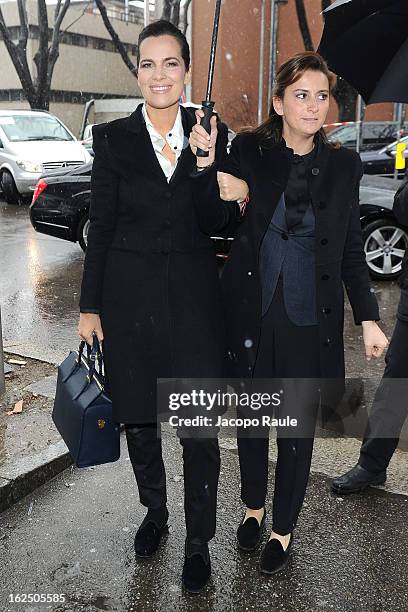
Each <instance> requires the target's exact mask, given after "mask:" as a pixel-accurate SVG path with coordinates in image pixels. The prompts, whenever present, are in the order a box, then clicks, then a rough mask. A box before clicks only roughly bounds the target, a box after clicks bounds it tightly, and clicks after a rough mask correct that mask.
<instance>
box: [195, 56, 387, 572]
mask: <svg viewBox="0 0 408 612" xmlns="http://www.w3.org/2000/svg"><path fill="white" fill-rule="evenodd" d="M333 84H334V75H333V74H332V73H330V72H329V70H328V68H327V65H326V64H325V62H324V60H323V59H322V58H321V57H320V56H319V55H317V54H315V53H308V52H307V53H301V54H298V55H296V56H294V57H292V58H290V59H289V60H287V61H286V62H285V63H284V64H282V66H281V67H280V68H279V70H278V73H277V79H276V85H275V90H274V96H273V103H272V105H271V109H270V113H269V117H268V119H267V120H266V121H265V123H264V124H262V125H261V126H259V127H258V128H256V129H254V130H249V131H246V132H245V133H242V134H239V135H238V136H237V137H236V138H235V140H233V142H232V147H231V153H230V155H229V157H228V158H226V160H225V162H224V163H222V162H221V165H220V164H218V166H217V165H212V166H210V165H209V166H208V167H207V169H206V170H203V171H202V174H201V176H199V177H198V178H197V179H196V184H197V186H196V190H197V194H198V195H199V196H200V197H201V198H202V199H203V201H207V202H208V201H210V200H218V202H219V203H220V206H221V205H222V202H223V201H230V200H231V201H232V200H241V201H242V200H244V199H246V202H243V203H242V209H243V210H244V208H245V207H246V212H245V214H244V216H243V217H242V221H241V223H240V224H239V225H238V227H237V230H236V233H235V239H234V242H233V245H232V249H231V253H230V257H229V259H228V261H227V263H226V265H225V269H224V272H223V276H222V286H223V294H224V308H225V311H226V324H227V336H228V337H227V343H228V350H229V357H230V364H231V370H232V372H233V374H234V375H235V376H236V377H242V378H255V379H256V378H261V379H268V378H269V379H273V378H279V379H292V380H293V381H296V380H298V381H299V380H300V382H302V380H303V379H321V378H322V379H326V380H327V379H338V380H342V379H344V346H343V316H344V314H343V283H344V285H345V288H346V291H347V294H348V297H349V300H350V304H351V307H352V310H353V314H354V319H355V323H356V324H358V325H362V327H363V338H364V345H365V350H366V355H367V358H370V357H371V356H375V357H379V356H380V355H381V354H382V352H383V350H384V348H385V346H386V344H387V339H386V338H385V336H384V334H383V333H382V331H381V330H380V328H379V327H378V325H377V323H376V320H378V319H379V313H378V306H377V301H376V298H375V294H374V292H373V289H371V287H370V283H369V274H368V268H367V265H366V262H365V257H364V251H363V244H362V237H361V227H360V218H359V199H358V197H359V182H360V178H361V175H362V164H361V161H360V158H359V156H358V155H357V154H356V153H355V152H354V151H350V150H348V149H345V148H342V147H334V146H333V145H330V144H329V143H328V142H327V139H326V137H325V134H324V131H323V129H322V127H323V124H324V123H325V121H326V117H327V113H328V110H329V100H330V93H331V89H332V87H333ZM198 116H201V114H200V113H198ZM215 138H216V135H215V134H212V136H211V140H210V141H209V140H208V136H207V135H206V133H205V131H203V128H202V127H201V126H200V125H199V124H197V125H196V126H195V127H194V129H193V132H192V135H191V137H190V143H191V145H192V148H193V151H195V147H197V146H199V147H201V148H206V146H208V143H209V142H210V143H214V141H215ZM216 159H217V156H216ZM219 161H220V160H219ZM198 163H203V162H200V158H198ZM220 169H221V170H223V172H219V170H220ZM217 179H218V181H217ZM248 198H249V202H248ZM341 386H342V385H341ZM319 387H320V388H321V390H322V396H321V400H322V401H323V402H326V401H327V394H324V393H323V391H324V389H327V385H325V384H323V381H321V383H320V385H319ZM306 392H308V388H307V387H305V393H304V394H303V395H302V393H301V394H300V396H299V399H298V404H297V405H295V406H293V408H295V410H296V411H297V414H298V415H299V418H300V422H302V417H304V415H305V414H306V408H307V406H306V402H305V401H304V400H305V398H306ZM307 397H309V396H307ZM313 397H314V396H313ZM318 403H319V398H318V396H317V393H316V396H315V399H314V400H313V402H312V404H313V405H314V409H313V410H312V415H311V416H312V423H309V424H306V430H303V432H296V431H294V432H293V433H290V432H289V433H288V431H285V432H283V431H282V430H281V429H279V428H278V432H277V433H278V440H277V443H278V460H277V466H276V472H275V494H274V505H273V517H272V532H271V535H270V539H269V541H268V543H267V544H266V546H265V548H264V550H263V552H262V555H261V562H260V568H261V571H262V572H263V573H265V574H274V573H276V572H278V571H280V570H282V569H283V568H284V566H285V565H286V562H287V560H288V555H289V549H290V545H291V542H292V532H293V530H294V528H295V526H296V522H297V518H298V515H299V512H300V509H301V506H302V503H303V498H304V495H305V490H306V485H307V480H308V475H309V470H310V462H311V456H312V449H313V429H314V416H315V410H316V409H317V405H318ZM311 425H312V427H311ZM268 441H269V430H268V429H266V431H265V428H264V429H263V430H261V431H254V432H250V435H248V433H245V431H243V430H239V431H238V450H239V459H240V469H241V498H242V500H243V502H244V504H245V506H246V511H245V515H244V518H243V520H242V521H241V524H240V526H239V528H238V533H237V536H238V544H239V546H240V547H241V548H242V549H243V550H252V549H254V548H255V547H256V546H257V545H258V544H259V542H260V536H261V531H262V528H263V527H264V524H265V516H266V510H265V501H266V494H267V481H268Z"/></svg>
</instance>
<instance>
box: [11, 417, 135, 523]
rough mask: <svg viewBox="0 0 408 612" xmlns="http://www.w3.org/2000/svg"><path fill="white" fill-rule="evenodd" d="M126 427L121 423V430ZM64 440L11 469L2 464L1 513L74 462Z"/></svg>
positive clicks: (23, 460)
mask: <svg viewBox="0 0 408 612" xmlns="http://www.w3.org/2000/svg"><path fill="white" fill-rule="evenodd" d="M124 429H125V426H124V425H123V424H121V426H120V431H121V433H122V432H123V431H124ZM73 463H74V462H73V460H72V457H71V455H70V453H69V451H68V448H67V446H66V444H65V442H64V440H62V439H61V440H60V441H59V442H56V443H55V444H51V445H50V446H48V447H47V448H45V449H44V450H42V451H40V452H39V453H37V454H35V455H31V456H28V457H23V458H22V459H20V461H18V462H15V463H14V464H13V466H12V467H11V468H7V467H5V468H3V467H0V513H1V512H4V510H7V508H10V506H12V505H13V504H15V503H16V502H18V501H20V499H22V498H23V497H25V496H26V495H28V494H29V493H32V492H33V491H35V489H38V487H41V485H43V484H45V483H46V482H48V481H49V480H51V479H52V478H54V476H57V474H59V473H60V472H63V471H64V470H66V469H67V468H68V467H70V466H71V465H72V464H73Z"/></svg>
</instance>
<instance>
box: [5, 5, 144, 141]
mask: <svg viewBox="0 0 408 612" xmlns="http://www.w3.org/2000/svg"><path fill="white" fill-rule="evenodd" d="M105 4H106V5H108V8H109V16H110V19H111V21H112V24H113V26H114V28H115V30H116V32H117V34H118V35H119V37H120V39H121V40H122V42H123V43H125V45H126V49H127V52H128V55H129V57H130V58H131V60H132V62H133V63H136V52H137V45H136V43H137V38H138V35H139V32H140V30H141V29H142V28H143V11H142V10H137V11H132V12H130V14H128V15H125V14H124V12H123V2H122V3H115V2H110V3H105ZM1 7H2V11H3V15H4V19H5V22H6V24H7V26H8V27H9V28H11V32H12V35H13V39H14V40H15V41H17V40H18V35H19V23H20V22H19V15H18V9H17V3H16V2H5V3H2V5H1ZM47 9H48V19H49V27H50V28H51V27H52V24H53V11H54V6H53V5H52V4H48V5H47ZM27 11H28V22H29V38H28V45H27V58H28V63H29V67H30V70H31V74H32V75H33V74H35V73H36V70H35V65H34V61H33V58H34V55H35V53H36V51H37V49H38V39H39V28H38V16H37V2H36V0H28V2H27ZM153 16H154V15H153ZM126 19H127V21H126ZM62 30H66V31H64V33H63V35H62V38H61V42H60V46H59V58H58V60H57V62H56V64H55V68H54V74H53V79H52V86H51V96H50V109H49V110H50V112H51V113H53V114H55V115H56V116H57V117H59V118H60V119H61V120H62V121H63V122H64V123H65V124H66V125H67V126H68V127H69V128H70V129H71V130H72V131H73V132H74V134H75V135H78V134H79V130H80V126H81V121H82V116H83V112H84V106H85V103H86V102H87V101H89V100H91V99H98V98H124V97H132V98H133V97H138V96H140V90H139V88H138V85H137V80H136V78H135V76H134V75H133V74H132V73H131V72H130V70H129V69H128V68H127V67H126V66H125V64H124V62H123V60H122V58H121V57H120V55H119V53H118V52H117V51H116V48H115V46H114V44H113V42H112V40H111V38H110V36H109V34H108V32H107V30H106V28H105V26H104V24H103V22H102V19H101V16H100V14H99V12H98V11H97V10H94V9H93V7H92V3H89V2H84V3H82V2H75V3H73V4H72V5H71V7H70V8H69V10H68V12H67V14H66V16H65V18H64V21H63V27H62ZM0 57H1V72H0V108H1V109H5V108H19V109H22V108H23V109H24V108H27V109H28V108H30V106H29V104H28V102H27V101H26V100H25V97H24V94H23V90H22V87H21V83H20V80H19V78H18V76H17V73H16V70H15V68H14V66H13V64H12V62H11V59H10V57H9V54H8V52H7V49H6V48H5V44H4V41H3V40H0Z"/></svg>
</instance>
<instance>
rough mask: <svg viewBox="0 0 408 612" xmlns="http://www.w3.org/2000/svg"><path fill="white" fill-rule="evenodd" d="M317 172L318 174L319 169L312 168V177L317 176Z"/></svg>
mask: <svg viewBox="0 0 408 612" xmlns="http://www.w3.org/2000/svg"><path fill="white" fill-rule="evenodd" d="M319 172H320V170H319V168H312V174H313V176H317V175H318V174H319Z"/></svg>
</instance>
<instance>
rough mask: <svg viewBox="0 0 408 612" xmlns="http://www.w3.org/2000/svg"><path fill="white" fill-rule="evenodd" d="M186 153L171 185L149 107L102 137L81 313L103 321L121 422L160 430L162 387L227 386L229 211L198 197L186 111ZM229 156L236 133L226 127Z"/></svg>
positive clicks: (98, 129) (96, 138)
mask: <svg viewBox="0 0 408 612" xmlns="http://www.w3.org/2000/svg"><path fill="white" fill-rule="evenodd" d="M182 120H183V126H184V132H185V143H184V149H183V152H182V155H181V157H180V158H179V161H178V165H177V168H176V171H175V173H174V174H173V176H172V178H171V180H170V183H168V182H167V179H166V177H165V175H164V173H163V171H162V169H161V167H160V164H159V162H158V160H157V158H156V154H155V152H154V149H153V146H152V144H151V140H150V137H149V134H148V131H147V128H146V124H145V122H144V120H143V115H142V105H140V106H139V107H138V108H137V109H136V111H135V112H134V113H132V114H131V115H130V116H129V117H127V118H124V119H118V120H116V121H112V122H110V123H104V124H100V125H97V126H95V127H94V129H93V143H94V144H93V146H94V151H95V158H94V163H93V168H92V178H91V207H90V228H89V234H88V248H87V252H86V256H85V263H84V273H83V281H82V290H81V298H80V310H81V312H96V313H100V316H101V321H102V328H103V331H104V343H103V346H104V357H105V364H106V372H107V376H108V381H109V387H110V392H111V395H112V400H113V411H114V418H115V420H116V421H118V422H122V423H146V422H155V421H156V380H157V378H160V377H163V378H167V377H168V378H172V377H197V378H198V377H220V376H222V375H223V366H224V363H225V331H224V322H223V314H222V301H221V291H220V285H219V276H218V269H217V264H216V257H215V248H214V245H213V242H212V241H211V239H210V236H211V235H212V234H213V233H217V232H218V230H219V228H220V227H221V226H224V225H225V224H226V223H227V222H228V218H229V214H230V210H233V209H230V208H229V207H228V205H225V206H221V207H220V206H219V202H218V201H217V202H207V201H201V200H200V201H199V200H197V199H196V198H195V196H194V193H195V191H194V189H193V187H192V186H193V184H194V183H195V179H194V178H192V175H194V174H195V164H196V160H195V157H194V156H193V154H192V152H191V150H190V147H189V145H188V137H189V134H190V132H191V128H192V126H193V125H194V123H195V115H194V113H190V111H187V110H186V109H184V108H182ZM220 130H221V133H222V138H221V139H220V143H219V147H222V148H225V146H226V139H227V130H226V127H225V126H223V125H222V124H220Z"/></svg>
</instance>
